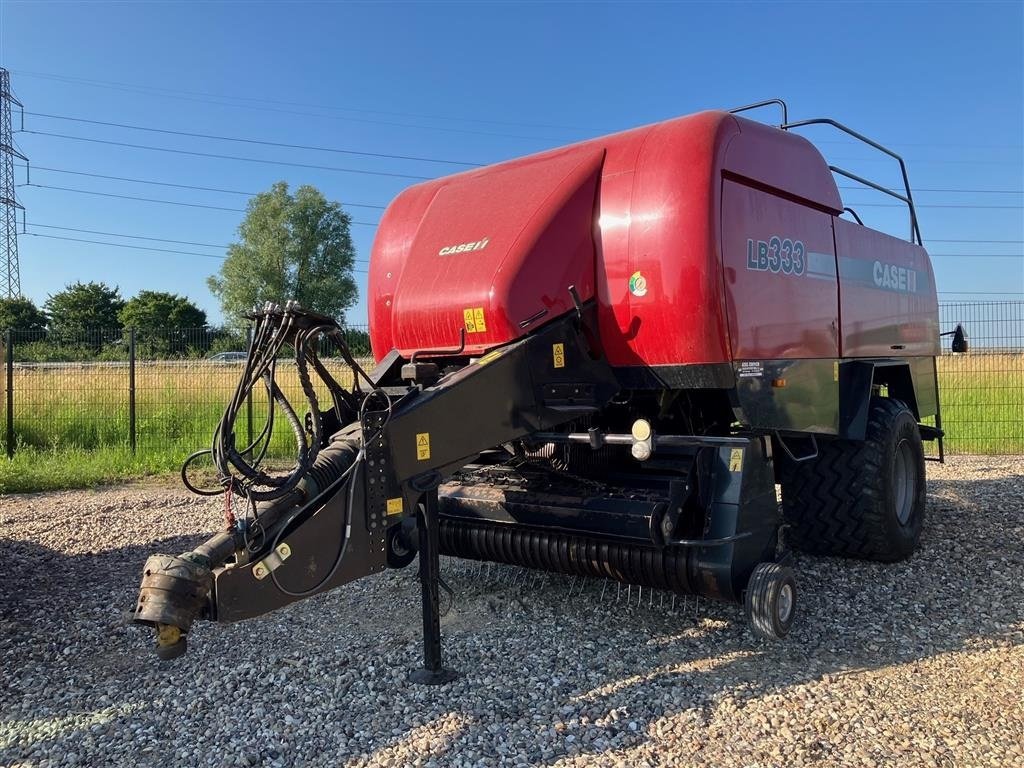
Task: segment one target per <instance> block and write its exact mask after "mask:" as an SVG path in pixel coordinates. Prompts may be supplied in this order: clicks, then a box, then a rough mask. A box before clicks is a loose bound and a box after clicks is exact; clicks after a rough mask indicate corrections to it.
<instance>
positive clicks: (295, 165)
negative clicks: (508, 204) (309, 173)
mask: <svg viewBox="0 0 1024 768" xmlns="http://www.w3.org/2000/svg"><path fill="white" fill-rule="evenodd" d="M21 133H26V134H31V135H33V136H50V137H53V138H58V139H69V140H71V141H85V142H89V143H92V144H105V145H107V146H113V147H126V148H129V149H144V150H147V151H150V152H169V153H171V154H175V155H189V156H191V157H206V158H211V159H215V160H231V161H234V162H240V163H261V164H263V165H280V166H284V167H288V168H307V169H311V170H316V171H331V172H334V173H357V174H362V175H364V176H384V177H388V178H393V179H410V180H413V181H430V180H431V179H433V178H434V177H433V176H416V175H413V174H408V173H391V172H388V171H368V170H365V169H361V168H340V167H338V166H332V165H317V164H315V163H294V162H289V161H287V160H268V159H265V158H260V157H244V156H242V155H225V154H221V153H218V152H197V151H195V150H191V149H173V148H171V147H155V146H153V145H152V144H132V143H130V142H126V141H110V140H107V139H94V138H90V137H88V136H72V135H71V134H67V133H52V132H50V131H34V130H28V129H26V130H24V131H21Z"/></svg>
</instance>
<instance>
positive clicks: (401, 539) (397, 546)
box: [385, 525, 416, 568]
mask: <svg viewBox="0 0 1024 768" xmlns="http://www.w3.org/2000/svg"><path fill="white" fill-rule="evenodd" d="M385 542H386V544H385V545H386V546H387V548H388V552H387V558H388V568H405V567H406V566H407V565H409V564H410V563H411V562H412V561H413V560H415V559H416V550H415V549H413V548H412V547H410V546H409V543H408V541H407V539H406V533H405V532H404V531H403V530H402V526H400V525H394V526H392V527H391V528H390V529H389V530H388V533H387V537H386V539H385Z"/></svg>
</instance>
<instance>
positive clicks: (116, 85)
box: [20, 71, 584, 131]
mask: <svg viewBox="0 0 1024 768" xmlns="http://www.w3.org/2000/svg"><path fill="white" fill-rule="evenodd" d="M20 74H23V75H25V76H27V77H37V78H41V79H45V80H57V81H63V82H69V83H79V84H84V85H90V86H93V87H99V88H102V87H113V88H117V89H124V88H131V89H133V90H137V91H148V92H151V93H154V94H160V93H161V92H163V93H166V94H184V95H186V96H200V97H204V98H214V99H226V100H232V101H254V102H257V103H262V104H278V105H283V106H286V107H307V108H309V109H330V110H335V111H338V112H357V113H360V114H368V115H391V116H392V117H413V118H418V119H423V120H447V121H449V122H464V123H487V124H491V125H509V126H513V127H516V128H554V129H556V130H557V129H561V130H566V131H581V130H584V129H583V128H578V127H572V126H566V125H550V124H546V123H520V122H509V121H506V120H489V119H485V118H479V117H476V118H473V117H452V116H450V115H424V114H417V113H414V112H393V111H388V110H383V109H358V108H355V107H339V106H336V105H331V104H310V103H308V102H301V101H281V100H278V99H265V98H253V97H250V96H234V95H228V94H220V93H203V92H197V91H187V90H181V89H177V88H162V87H160V86H153V85H132V84H131V83H119V82H115V81H110V80H88V79H85V78H78V77H73V76H69V75H56V74H50V73H46V72H25V71H21V72H20Z"/></svg>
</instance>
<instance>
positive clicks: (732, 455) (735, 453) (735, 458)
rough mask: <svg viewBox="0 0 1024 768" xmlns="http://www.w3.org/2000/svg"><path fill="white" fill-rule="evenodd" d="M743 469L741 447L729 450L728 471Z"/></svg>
mask: <svg viewBox="0 0 1024 768" xmlns="http://www.w3.org/2000/svg"><path fill="white" fill-rule="evenodd" d="M741 469H743V449H742V448H733V449H732V450H730V451H729V471H730V472H739V471H740V470H741Z"/></svg>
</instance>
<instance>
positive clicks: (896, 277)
mask: <svg viewBox="0 0 1024 768" xmlns="http://www.w3.org/2000/svg"><path fill="white" fill-rule="evenodd" d="M871 277H872V278H874V281H875V285H877V286H878V287H879V288H885V289H886V290H888V291H900V292H901V293H917V270H914V269H910V268H909V267H899V266H896V265H895V264H883V263H882V262H880V261H876V262H875V264H874V266H873V267H872V270H871Z"/></svg>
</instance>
